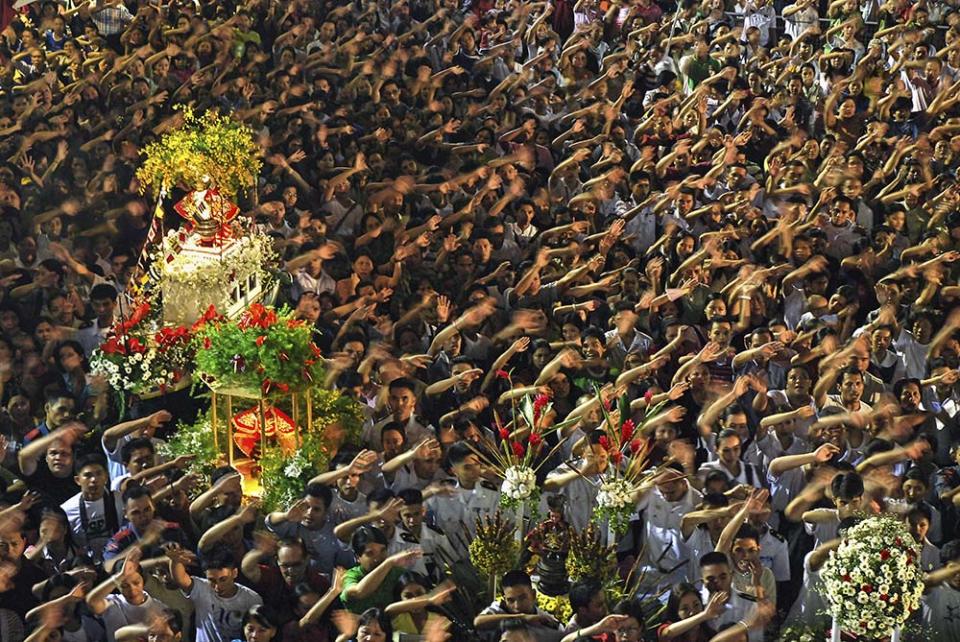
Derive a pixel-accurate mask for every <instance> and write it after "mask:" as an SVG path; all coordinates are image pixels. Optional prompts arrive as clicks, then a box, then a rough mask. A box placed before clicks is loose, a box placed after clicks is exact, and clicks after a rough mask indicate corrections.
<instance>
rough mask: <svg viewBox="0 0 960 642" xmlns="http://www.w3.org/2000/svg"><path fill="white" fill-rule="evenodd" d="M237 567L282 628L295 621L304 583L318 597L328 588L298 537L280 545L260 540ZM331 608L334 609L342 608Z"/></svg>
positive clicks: (264, 539) (327, 583) (325, 578)
mask: <svg viewBox="0 0 960 642" xmlns="http://www.w3.org/2000/svg"><path fill="white" fill-rule="evenodd" d="M240 568H241V570H242V572H243V575H244V577H245V578H246V579H247V580H249V582H250V584H251V586H252V588H253V589H254V590H255V591H256V592H257V593H258V594H259V595H261V596H262V597H263V599H264V603H265V604H266V605H267V606H270V607H272V608H273V609H274V610H275V611H276V613H277V617H278V618H279V620H280V624H281V625H283V624H286V623H287V622H291V621H293V620H294V619H296V618H297V614H296V606H297V600H298V598H297V591H298V590H299V589H298V587H300V586H301V585H304V584H305V585H307V586H309V587H310V588H311V590H312V591H313V592H315V593H316V594H317V595H323V594H325V593H326V592H327V590H328V589H329V588H330V581H329V580H328V579H327V577H326V576H325V575H323V574H322V573H321V572H320V571H319V570H317V569H316V568H312V567H311V566H310V556H309V555H308V554H307V548H306V546H305V545H304V543H303V540H302V539H300V538H298V537H297V538H292V539H283V540H280V541H279V542H276V541H275V540H272V539H270V538H261V539H260V540H259V541H258V543H257V546H256V548H254V549H253V550H251V551H250V552H249V553H247V554H246V555H245V556H244V558H243V561H242V563H241V564H240ZM330 608H332V609H334V610H336V609H337V608H343V605H339V606H338V605H336V604H334V605H331V607H330ZM328 612H329V611H328Z"/></svg>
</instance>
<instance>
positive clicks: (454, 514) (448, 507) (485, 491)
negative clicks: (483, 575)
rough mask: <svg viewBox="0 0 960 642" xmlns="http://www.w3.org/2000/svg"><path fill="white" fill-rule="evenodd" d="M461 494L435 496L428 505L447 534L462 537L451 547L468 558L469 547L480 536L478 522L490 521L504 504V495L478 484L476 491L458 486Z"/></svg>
mask: <svg viewBox="0 0 960 642" xmlns="http://www.w3.org/2000/svg"><path fill="white" fill-rule="evenodd" d="M456 488H457V490H458V492H457V493H454V494H452V495H434V496H433V497H431V498H429V499H428V500H427V501H426V503H425V504H426V507H427V509H428V510H432V511H433V513H434V515H436V518H437V526H439V527H440V530H442V531H443V532H444V533H458V534H459V535H460V536H459V537H454V538H453V539H452V540H451V541H450V543H451V544H452V545H453V547H454V548H455V549H456V550H457V553H458V554H459V555H460V556H464V555H466V554H467V550H466V546H467V544H469V542H470V540H471V539H473V536H474V535H476V534H477V518H478V517H490V516H492V515H493V514H494V513H495V512H496V510H497V506H498V505H499V504H500V491H499V490H495V489H492V488H487V487H486V486H484V485H482V484H479V483H478V484H477V485H476V486H474V487H473V489H472V490H469V489H466V488H463V487H461V486H460V485H459V484H458V485H457V487H456Z"/></svg>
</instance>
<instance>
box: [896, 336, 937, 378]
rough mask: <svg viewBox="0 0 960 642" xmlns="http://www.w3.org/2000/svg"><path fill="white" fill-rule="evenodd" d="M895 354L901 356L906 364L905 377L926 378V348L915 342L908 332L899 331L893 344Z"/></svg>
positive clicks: (914, 338)
mask: <svg viewBox="0 0 960 642" xmlns="http://www.w3.org/2000/svg"><path fill="white" fill-rule="evenodd" d="M893 345H894V347H895V348H896V349H897V352H899V353H900V354H902V355H903V358H904V361H905V362H906V364H907V373H906V376H907V377H911V378H913V379H923V378H924V377H926V376H927V347H928V346H925V345H923V344H922V343H920V342H919V341H917V339H916V337H914V336H913V333H912V332H910V331H909V330H906V329H903V330H900V336H899V337H897V340H896V341H895V342H894V343H893Z"/></svg>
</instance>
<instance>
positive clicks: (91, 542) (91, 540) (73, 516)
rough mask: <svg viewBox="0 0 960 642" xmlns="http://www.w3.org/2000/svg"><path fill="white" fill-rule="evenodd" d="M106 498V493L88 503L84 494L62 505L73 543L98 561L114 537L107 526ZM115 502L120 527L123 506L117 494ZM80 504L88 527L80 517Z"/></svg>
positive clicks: (78, 494) (114, 497)
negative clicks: (81, 503)
mask: <svg viewBox="0 0 960 642" xmlns="http://www.w3.org/2000/svg"><path fill="white" fill-rule="evenodd" d="M105 497H106V493H104V496H103V497H101V498H100V499H98V500H97V501H95V502H88V501H86V500H85V499H83V494H82V493H77V494H76V495H74V496H73V497H71V498H70V499H68V500H67V501H65V502H63V504H61V505H60V508H62V509H63V512H65V513H66V514H67V521H68V522H69V523H70V532H71V533H72V534H73V541H74V542H75V543H76V544H77V546H81V547H83V548H86V549H88V550H89V551H90V552H91V554H92V555H94V556H95V557H97V558H98V559H99V558H101V557H103V547H104V546H106V545H107V542H108V541H110V538H111V537H113V531H112V530H110V527H109V526H108V525H107V514H106V510H105V508H104V498H105ZM113 500H114V508H115V509H116V511H117V512H116V515H117V526H118V527H119V526H120V525H121V524H122V523H123V522H122V518H123V505H122V503H121V499H120V497H119V496H118V495H117V494H116V493H114V494H113ZM80 502H83V508H84V511H85V513H86V516H87V519H86V527H84V523H83V521H84V520H83V519H81V516H80Z"/></svg>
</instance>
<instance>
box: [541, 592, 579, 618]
mask: <svg viewBox="0 0 960 642" xmlns="http://www.w3.org/2000/svg"><path fill="white" fill-rule="evenodd" d="M537 607H538V608H540V610H541V611H546V612H547V613H549V614H550V615H552V616H553V617H555V618H556V619H557V621H558V622H569V621H570V618H572V617H573V607H572V606H570V597H569V596H567V595H558V596H556V597H553V596H550V595H544V594H543V593H537Z"/></svg>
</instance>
